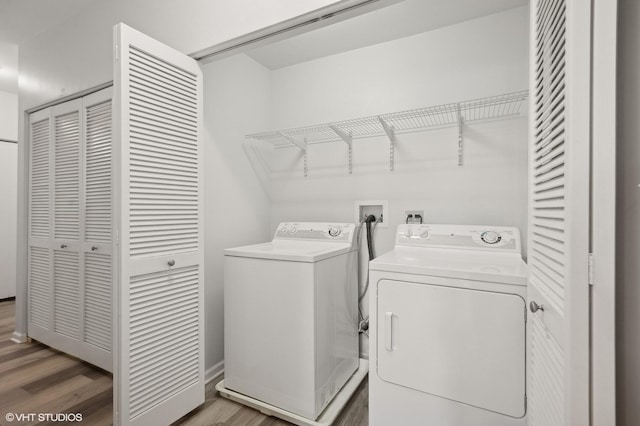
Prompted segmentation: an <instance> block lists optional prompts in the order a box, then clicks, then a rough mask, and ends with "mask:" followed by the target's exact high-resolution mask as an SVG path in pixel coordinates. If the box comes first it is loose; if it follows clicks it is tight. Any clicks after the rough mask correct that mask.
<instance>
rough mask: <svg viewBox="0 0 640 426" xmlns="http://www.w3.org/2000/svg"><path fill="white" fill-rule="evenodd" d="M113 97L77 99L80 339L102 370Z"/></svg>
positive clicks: (106, 362) (106, 351)
mask: <svg viewBox="0 0 640 426" xmlns="http://www.w3.org/2000/svg"><path fill="white" fill-rule="evenodd" d="M112 96H113V89H112V88H107V89H103V90H101V91H99V92H96V93H93V94H91V95H88V96H85V97H84V98H82V110H83V128H84V141H83V142H84V143H83V159H84V174H83V195H84V196H83V198H82V204H83V208H82V212H83V223H82V224H83V227H82V229H83V234H82V241H83V244H82V252H83V256H84V261H83V263H82V275H83V277H84V280H83V284H84V286H83V289H84V297H83V302H84V310H83V312H82V321H81V324H82V325H83V328H82V341H83V342H84V346H85V347H86V348H89V349H90V350H91V357H92V361H91V362H93V363H94V364H96V365H99V366H100V367H102V368H104V369H105V370H107V371H112V368H113V354H112V351H111V348H112V345H113V342H112V339H113V334H112V332H113V326H112V324H113V318H112V317H113V303H112V302H113V300H112V299H113V271H112V269H113V261H112V258H113V257H112V254H113V250H112V238H113V235H112V228H113V222H112V214H113V212H112V209H113V203H112V196H113V188H112V185H113V182H112V152H111V151H112V138H111V132H112V128H111V127H112Z"/></svg>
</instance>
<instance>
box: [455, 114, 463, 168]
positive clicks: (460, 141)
mask: <svg viewBox="0 0 640 426" xmlns="http://www.w3.org/2000/svg"><path fill="white" fill-rule="evenodd" d="M456 112H457V113H458V166H462V159H463V154H464V137H463V134H462V131H463V130H464V118H463V117H462V112H460V104H458V105H456Z"/></svg>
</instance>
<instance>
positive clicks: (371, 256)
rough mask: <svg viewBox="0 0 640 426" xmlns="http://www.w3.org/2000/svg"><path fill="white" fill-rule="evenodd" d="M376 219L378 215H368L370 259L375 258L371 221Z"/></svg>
mask: <svg viewBox="0 0 640 426" xmlns="http://www.w3.org/2000/svg"><path fill="white" fill-rule="evenodd" d="M375 221H376V217H375V216H374V215H372V214H370V215H369V216H367V220H366V224H367V248H368V249H369V260H373V259H374V257H375V256H374V255H373V235H371V223H372V222H375Z"/></svg>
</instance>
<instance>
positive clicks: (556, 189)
mask: <svg viewBox="0 0 640 426" xmlns="http://www.w3.org/2000/svg"><path fill="white" fill-rule="evenodd" d="M590 7H591V6H590V2H585V1H583V0H534V1H533V2H532V3H531V12H532V13H531V19H532V26H531V28H532V30H533V31H534V33H533V36H532V44H531V50H530V52H531V53H530V54H531V55H532V58H531V61H532V63H531V76H530V78H531V79H532V86H531V102H532V111H533V113H532V114H531V121H532V123H531V124H532V126H531V127H532V134H531V138H530V142H529V143H530V151H529V156H530V174H529V181H530V199H529V250H528V262H529V268H530V269H529V272H530V275H529V286H528V298H529V301H530V303H531V305H530V310H531V313H530V314H529V321H528V325H529V333H528V334H529V340H528V344H529V357H528V368H529V380H528V400H529V413H528V416H529V424H530V425H536V426H551V425H558V426H561V425H588V424H590V422H589V416H590V414H589V412H590V409H589V288H588V287H589V283H588V255H589V223H590V217H589V216H590V214H589V190H590V188H589V173H590V171H589V150H590V128H589V126H590V122H589V120H590V117H589V115H590V78H591V77H590V75H591V74H590V67H591V63H590V60H591V51H590V39H591V36H590V34H591V33H590V32H591V15H590V14H591V12H590Z"/></svg>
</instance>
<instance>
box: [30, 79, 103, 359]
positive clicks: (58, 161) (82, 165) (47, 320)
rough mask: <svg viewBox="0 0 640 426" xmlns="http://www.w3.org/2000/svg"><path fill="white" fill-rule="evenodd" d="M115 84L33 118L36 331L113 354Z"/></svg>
mask: <svg viewBox="0 0 640 426" xmlns="http://www.w3.org/2000/svg"><path fill="white" fill-rule="evenodd" d="M110 99H111V89H107V90H103V91H100V92H97V93H94V94H92V95H89V96H88V97H85V98H82V99H76V100H73V101H69V102H65V103H62V104H59V105H56V106H54V107H51V108H47V109H45V110H42V111H38V112H36V113H34V114H32V115H31V117H30V123H31V124H30V134H31V138H30V140H31V162H30V173H31V178H30V206H29V215H30V219H29V229H30V231H29V232H30V234H29V235H30V237H29V241H30V242H29V317H28V318H29V320H28V333H29V336H30V337H32V338H34V339H36V340H39V341H41V342H43V343H45V344H47V345H49V346H51V347H53V348H55V349H58V350H61V351H64V352H67V353H69V354H71V355H74V356H76V357H78V358H81V359H83V360H85V361H87V362H90V363H92V364H95V365H97V366H99V367H101V368H104V369H105V370H109V371H111V369H112V355H111V346H112V342H111V339H112V337H111V321H112V318H111V305H112V301H111V298H112V291H111V288H112V283H111V280H112V272H111V268H112V265H111V241H110V235H111V232H110V228H111V226H112V225H111V221H110V218H111V199H110V197H111V188H110V186H111V178H110V177H111V154H110V150H111V100H110Z"/></svg>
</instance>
